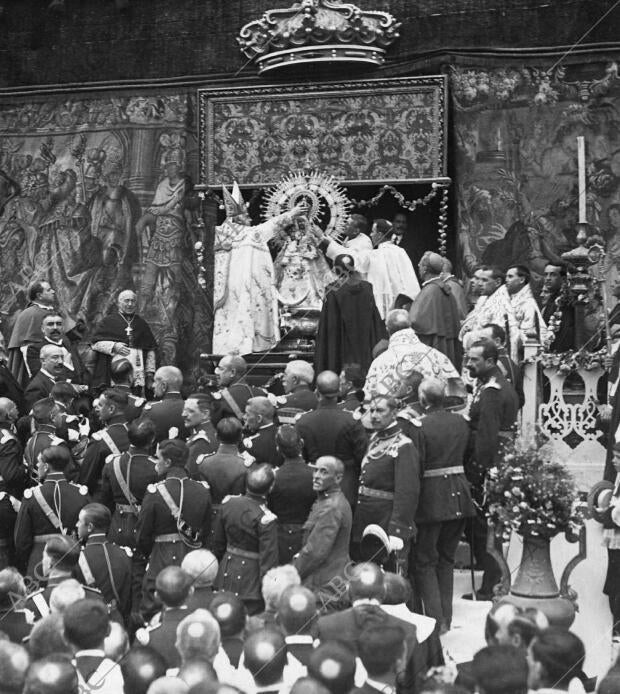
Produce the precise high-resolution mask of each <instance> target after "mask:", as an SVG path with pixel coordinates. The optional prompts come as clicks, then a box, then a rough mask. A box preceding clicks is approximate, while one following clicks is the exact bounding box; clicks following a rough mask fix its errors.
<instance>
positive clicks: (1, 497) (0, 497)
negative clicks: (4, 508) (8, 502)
mask: <svg viewBox="0 0 620 694" xmlns="http://www.w3.org/2000/svg"><path fill="white" fill-rule="evenodd" d="M5 496H6V492H0V501H3V500H4V497H5Z"/></svg>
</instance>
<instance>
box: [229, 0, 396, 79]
mask: <svg viewBox="0 0 620 694" xmlns="http://www.w3.org/2000/svg"><path fill="white" fill-rule="evenodd" d="M400 26H401V24H400V22H398V21H396V18H395V17H394V16H393V15H391V14H390V13H389V12H380V11H371V10H360V8H359V7H357V6H356V5H353V4H352V3H348V2H342V1H341V0H300V1H299V2H295V3H294V4H293V5H292V6H291V7H289V8H287V9H282V10H269V11H267V12H265V14H264V15H263V16H262V17H261V18H260V19H256V20H254V21H253V22H249V23H248V24H246V25H245V26H244V27H243V28H242V29H241V32H240V34H239V37H238V38H237V41H238V42H239V44H240V46H241V50H242V51H243V52H244V53H245V55H246V56H247V57H248V58H250V59H254V58H256V62H257V64H258V71H259V73H263V72H268V71H269V70H275V69H279V68H284V67H290V66H298V65H300V64H304V63H317V62H347V63H351V62H353V63H366V64H368V63H370V64H373V65H382V64H383V63H384V62H385V49H386V48H387V47H388V46H390V45H391V44H392V43H394V41H395V40H396V39H397V38H398V37H399V33H398V30H399V29H400Z"/></svg>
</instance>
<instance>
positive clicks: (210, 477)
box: [198, 417, 254, 547]
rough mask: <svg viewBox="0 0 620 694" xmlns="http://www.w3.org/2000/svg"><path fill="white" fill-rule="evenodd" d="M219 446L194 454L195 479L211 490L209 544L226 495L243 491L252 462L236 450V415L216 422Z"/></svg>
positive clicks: (238, 432)
mask: <svg viewBox="0 0 620 694" xmlns="http://www.w3.org/2000/svg"><path fill="white" fill-rule="evenodd" d="M216 429H217V439H218V441H219V447H218V449H217V452H216V453H211V454H207V455H201V456H199V458H198V479H201V480H204V481H205V482H206V483H207V484H208V485H209V489H210V491H211V503H212V515H211V535H210V537H209V542H208V543H207V544H208V545H209V546H210V547H211V546H213V534H214V533H215V528H216V527H217V519H218V517H219V515H220V511H221V508H222V501H223V500H224V499H225V498H226V497H227V496H234V495H236V494H243V493H244V492H245V473H246V472H247V470H248V469H249V468H250V466H251V465H252V464H253V462H254V459H253V458H252V457H250V456H249V455H246V456H245V457H243V456H242V455H241V454H240V453H239V444H240V443H241V431H242V429H241V422H240V421H239V420H238V419H237V418H236V417H224V419H220V421H219V422H218V423H217V427H216Z"/></svg>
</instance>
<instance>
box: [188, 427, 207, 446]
mask: <svg viewBox="0 0 620 694" xmlns="http://www.w3.org/2000/svg"><path fill="white" fill-rule="evenodd" d="M192 439H194V440H195V439H202V440H203V441H206V442H207V443H211V439H210V438H209V437H208V436H207V432H206V431H202V429H201V430H200V431H197V432H196V433H195V434H194V435H193V436H192Z"/></svg>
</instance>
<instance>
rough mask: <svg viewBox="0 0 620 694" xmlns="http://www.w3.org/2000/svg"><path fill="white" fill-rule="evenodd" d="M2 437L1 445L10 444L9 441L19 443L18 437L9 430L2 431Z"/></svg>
mask: <svg viewBox="0 0 620 694" xmlns="http://www.w3.org/2000/svg"><path fill="white" fill-rule="evenodd" d="M0 431H1V432H2V436H0V443H8V442H9V441H17V437H16V436H15V435H14V434H12V433H11V432H10V431H9V430H8V429H0Z"/></svg>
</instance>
